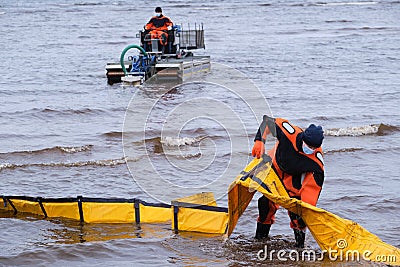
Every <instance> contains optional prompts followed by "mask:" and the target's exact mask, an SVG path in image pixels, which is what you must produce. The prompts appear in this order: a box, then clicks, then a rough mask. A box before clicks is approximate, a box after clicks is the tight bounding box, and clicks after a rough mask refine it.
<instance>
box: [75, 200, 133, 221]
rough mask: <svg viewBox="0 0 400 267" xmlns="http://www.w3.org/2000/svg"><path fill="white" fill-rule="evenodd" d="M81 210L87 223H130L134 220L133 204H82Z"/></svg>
mask: <svg viewBox="0 0 400 267" xmlns="http://www.w3.org/2000/svg"><path fill="white" fill-rule="evenodd" d="M75 205H76V204H75ZM82 209H83V218H84V221H85V222H87V223H132V222H135V220H136V218H135V208H134V203H96V202H83V203H82Z"/></svg>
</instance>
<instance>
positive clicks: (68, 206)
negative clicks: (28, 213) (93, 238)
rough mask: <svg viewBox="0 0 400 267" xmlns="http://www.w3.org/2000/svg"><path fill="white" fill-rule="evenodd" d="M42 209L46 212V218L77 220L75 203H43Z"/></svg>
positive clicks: (77, 214)
mask: <svg viewBox="0 0 400 267" xmlns="http://www.w3.org/2000/svg"><path fill="white" fill-rule="evenodd" d="M43 207H44V209H45V210H46V213H47V216H48V217H50V218H52V217H64V218H68V219H74V220H79V219H80V217H79V209H78V205H77V203H76V202H75V203H74V202H71V203H68V202H67V203H57V202H54V203H52V202H49V203H46V202H44V203H43Z"/></svg>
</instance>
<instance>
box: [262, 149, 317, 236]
mask: <svg viewBox="0 0 400 267" xmlns="http://www.w3.org/2000/svg"><path fill="white" fill-rule="evenodd" d="M275 149H276V147H274V148H273V149H272V150H270V151H268V155H269V156H270V157H271V158H272V159H273V161H272V165H273V168H274V170H275V171H276V174H277V175H278V177H279V178H280V179H281V181H282V182H283V185H284V186H285V188H286V191H287V192H288V194H289V196H290V197H292V198H297V199H300V200H302V201H304V202H306V203H308V204H311V205H313V206H315V205H317V201H318V198H319V194H320V192H321V189H322V187H321V186H319V185H318V184H317V183H316V181H315V179H314V176H313V174H312V173H311V172H307V173H305V174H303V175H301V176H300V175H299V176H296V177H294V176H292V175H290V174H287V173H284V172H283V171H282V170H281V169H280V168H279V166H278V164H277V163H276V161H275ZM278 208H279V205H277V204H275V203H274V202H272V201H270V200H269V199H268V198H266V197H265V196H262V197H261V198H260V199H259V200H258V211H259V216H258V219H257V221H258V222H261V223H263V224H273V223H274V222H275V213H276V211H277V210H278ZM288 213H289V217H290V227H291V228H294V229H299V230H303V229H305V228H306V225H305V224H304V221H303V220H302V219H301V216H300V215H301V214H295V213H293V212H288Z"/></svg>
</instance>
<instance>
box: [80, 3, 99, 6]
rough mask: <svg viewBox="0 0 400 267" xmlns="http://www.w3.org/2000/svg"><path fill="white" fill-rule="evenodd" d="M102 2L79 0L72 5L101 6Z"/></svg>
mask: <svg viewBox="0 0 400 267" xmlns="http://www.w3.org/2000/svg"><path fill="white" fill-rule="evenodd" d="M101 5H102V3H91V2H81V3H75V4H74V6H101Z"/></svg>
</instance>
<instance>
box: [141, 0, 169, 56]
mask: <svg viewBox="0 0 400 267" xmlns="http://www.w3.org/2000/svg"><path fill="white" fill-rule="evenodd" d="M172 26H173V23H172V21H171V19H170V18H168V17H167V16H164V15H163V14H162V9H161V7H156V9H155V16H154V17H152V18H151V19H150V21H149V22H148V23H147V24H146V26H145V30H146V32H145V35H146V34H147V33H149V34H150V36H148V37H151V39H159V41H160V44H161V45H162V47H163V51H164V48H165V47H166V46H167V44H168V31H171V30H172ZM148 37H145V40H149V39H150V38H148ZM144 46H145V47H144V48H145V50H146V51H148V48H149V46H148V41H145V42H144ZM168 48H169V52H171V48H172V43H171V42H169V45H168Z"/></svg>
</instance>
